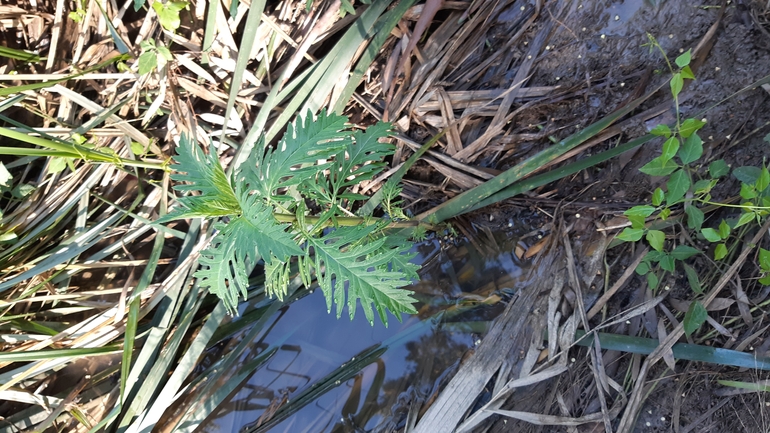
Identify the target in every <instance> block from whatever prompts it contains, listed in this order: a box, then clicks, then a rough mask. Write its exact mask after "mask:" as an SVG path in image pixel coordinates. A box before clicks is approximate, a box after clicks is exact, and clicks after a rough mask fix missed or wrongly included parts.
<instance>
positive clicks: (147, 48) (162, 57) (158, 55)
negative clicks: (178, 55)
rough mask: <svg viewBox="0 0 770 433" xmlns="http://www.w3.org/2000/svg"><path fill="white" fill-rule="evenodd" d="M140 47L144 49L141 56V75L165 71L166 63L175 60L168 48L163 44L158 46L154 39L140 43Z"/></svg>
mask: <svg viewBox="0 0 770 433" xmlns="http://www.w3.org/2000/svg"><path fill="white" fill-rule="evenodd" d="M139 47H140V48H141V49H142V54H140V55H139V71H138V72H139V75H145V74H149V73H150V72H152V71H153V70H155V69H158V70H160V69H163V67H164V66H165V65H166V63H168V62H170V61H171V60H173V58H174V56H173V55H172V54H171V51H169V49H168V48H166V47H165V46H163V45H162V44H157V45H156V44H155V40H154V39H152V38H150V39H147V40H144V41H142V42H140V43H139Z"/></svg>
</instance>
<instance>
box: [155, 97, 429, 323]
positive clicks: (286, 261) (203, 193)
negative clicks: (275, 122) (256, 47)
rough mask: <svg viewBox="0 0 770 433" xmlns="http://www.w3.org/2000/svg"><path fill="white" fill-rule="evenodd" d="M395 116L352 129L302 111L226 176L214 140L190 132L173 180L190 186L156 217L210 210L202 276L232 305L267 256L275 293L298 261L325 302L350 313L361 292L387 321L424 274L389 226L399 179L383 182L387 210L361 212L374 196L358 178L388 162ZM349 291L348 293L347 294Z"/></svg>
mask: <svg viewBox="0 0 770 433" xmlns="http://www.w3.org/2000/svg"><path fill="white" fill-rule="evenodd" d="M390 133H391V129H390V125H389V124H387V123H377V124H375V125H372V126H370V127H369V128H367V130H366V131H361V130H353V129H352V128H351V126H350V125H349V124H347V118H346V117H343V116H338V115H335V114H326V113H325V112H321V113H320V114H319V115H318V116H317V118H316V119H313V117H312V114H311V113H308V115H307V116H305V118H304V119H300V118H298V119H297V120H296V121H295V122H294V124H291V125H289V128H288V130H287V132H286V135H284V137H283V139H282V140H281V141H280V142H279V143H278V144H277V146H276V147H275V148H274V149H270V148H267V149H266V147H265V145H264V143H258V144H257V146H256V147H255V149H260V150H256V151H254V152H253V153H252V154H251V155H250V156H249V157H248V159H247V160H246V161H245V162H244V163H243V164H242V165H241V166H240V167H238V168H237V169H236V170H235V173H234V174H233V175H232V176H228V175H227V174H226V173H225V171H224V169H223V168H222V165H221V164H220V162H219V159H218V157H217V155H216V151H215V149H214V148H213V146H211V147H210V149H209V152H208V153H204V152H203V150H202V149H201V148H200V147H198V146H197V144H196V143H195V142H194V141H192V140H191V139H190V138H189V137H182V139H181V141H180V145H179V147H178V149H177V152H178V155H177V156H176V158H175V160H176V164H175V165H173V166H172V169H174V171H176V172H177V174H173V175H172V179H174V180H176V181H179V182H180V183H179V184H177V185H176V186H175V189H176V190H177V191H179V192H182V193H194V194H187V195H184V196H182V197H180V198H179V203H180V206H179V207H178V208H176V209H175V210H173V211H172V212H170V213H169V214H168V215H166V216H165V217H163V218H161V219H160V221H159V222H166V221H171V220H174V219H179V218H200V217H202V218H213V219H216V221H215V222H214V229H215V231H216V234H215V235H214V237H213V239H212V240H211V243H210V245H209V246H208V248H207V249H205V250H204V251H203V252H202V253H201V259H200V263H201V265H202V269H200V270H198V271H197V273H196V274H195V275H196V277H198V278H199V281H200V284H201V285H202V286H203V287H205V288H208V289H209V291H210V292H211V293H214V294H216V295H217V296H218V297H219V298H221V299H222V300H223V301H224V303H225V305H226V306H227V307H228V309H229V310H230V311H231V312H234V311H235V309H236V307H237V304H238V300H239V298H240V296H243V297H244V298H245V297H246V296H247V288H248V286H249V283H248V277H249V274H250V273H251V271H252V270H253V269H254V267H255V266H256V265H257V264H259V263H263V264H264V269H265V280H266V282H265V288H266V290H267V292H268V294H270V295H273V296H277V297H278V298H282V297H283V296H285V295H286V290H287V284H288V281H289V278H290V276H291V275H292V270H291V269H292V264H293V263H296V265H298V269H299V275H300V276H301V278H302V280H303V282H304V284H305V285H307V286H310V284H311V283H312V281H313V276H315V279H316V280H317V282H318V285H319V286H320V287H321V289H322V290H323V293H324V296H325V298H326V306H327V309H328V310H329V311H331V306H332V303H334V304H335V305H336V313H337V317H340V315H341V314H342V308H343V307H344V305H345V304H347V306H348V310H349V313H350V317H351V319H352V318H353V316H354V314H355V310H356V301H357V300H359V301H360V303H361V306H362V307H363V310H364V314H365V315H366V318H367V319H368V320H369V322H370V323H373V321H374V313H373V310H372V305H373V306H374V309H376V310H377V312H378V313H379V316H380V319H381V320H382V321H383V323H385V324H386V325H387V315H386V310H390V311H391V312H392V313H393V314H394V315H396V317H397V318H398V319H399V320H401V316H400V313H415V312H416V310H415V308H414V306H413V305H412V303H413V302H414V299H413V298H412V297H411V296H410V295H411V292H409V291H407V290H403V289H400V287H402V286H404V285H407V284H409V283H411V281H413V280H416V279H417V278H418V275H417V269H419V267H418V266H417V265H414V264H412V263H410V262H409V260H410V259H411V258H412V256H413V254H412V253H410V252H409V251H410V249H411V247H412V243H411V242H410V241H409V240H408V239H407V238H406V237H404V236H403V235H398V234H394V233H389V232H388V228H389V225H390V223H391V222H392V221H394V220H395V219H398V217H402V216H403V212H402V211H401V209H400V208H398V206H397V202H396V200H395V195H397V194H398V189H395V188H392V187H389V188H388V190H387V191H384V195H385V197H384V198H383V203H384V204H386V205H387V211H388V213H389V215H388V218H374V217H373V216H372V215H356V214H355V213H354V211H355V210H356V208H357V207H359V206H358V204H359V203H360V202H362V201H364V200H367V199H368V197H367V196H365V195H361V194H357V193H355V192H353V187H354V186H356V185H358V184H359V183H361V182H362V181H365V180H371V179H372V178H373V177H374V176H376V175H377V174H378V173H380V172H381V171H382V169H383V168H384V167H385V164H384V162H383V159H384V158H385V157H387V156H389V155H391V154H392V153H393V151H394V146H393V145H391V144H388V143H382V142H381V139H382V138H384V137H387V136H388V135H390ZM346 298H347V300H346Z"/></svg>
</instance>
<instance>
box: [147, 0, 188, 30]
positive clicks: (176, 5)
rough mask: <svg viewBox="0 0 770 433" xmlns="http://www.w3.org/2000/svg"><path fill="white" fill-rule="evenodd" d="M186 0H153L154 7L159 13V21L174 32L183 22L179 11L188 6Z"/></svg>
mask: <svg viewBox="0 0 770 433" xmlns="http://www.w3.org/2000/svg"><path fill="white" fill-rule="evenodd" d="M188 4H189V3H187V2H186V1H173V0H169V1H166V2H163V1H159V0H155V1H154V2H152V8H153V9H154V10H155V12H156V13H157V14H158V22H160V25H161V26H163V28H164V29H166V30H168V31H170V32H174V31H176V29H178V28H179V26H180V25H181V24H182V20H181V19H180V18H179V13H180V12H181V11H182V10H184V9H186V8H187V5H188Z"/></svg>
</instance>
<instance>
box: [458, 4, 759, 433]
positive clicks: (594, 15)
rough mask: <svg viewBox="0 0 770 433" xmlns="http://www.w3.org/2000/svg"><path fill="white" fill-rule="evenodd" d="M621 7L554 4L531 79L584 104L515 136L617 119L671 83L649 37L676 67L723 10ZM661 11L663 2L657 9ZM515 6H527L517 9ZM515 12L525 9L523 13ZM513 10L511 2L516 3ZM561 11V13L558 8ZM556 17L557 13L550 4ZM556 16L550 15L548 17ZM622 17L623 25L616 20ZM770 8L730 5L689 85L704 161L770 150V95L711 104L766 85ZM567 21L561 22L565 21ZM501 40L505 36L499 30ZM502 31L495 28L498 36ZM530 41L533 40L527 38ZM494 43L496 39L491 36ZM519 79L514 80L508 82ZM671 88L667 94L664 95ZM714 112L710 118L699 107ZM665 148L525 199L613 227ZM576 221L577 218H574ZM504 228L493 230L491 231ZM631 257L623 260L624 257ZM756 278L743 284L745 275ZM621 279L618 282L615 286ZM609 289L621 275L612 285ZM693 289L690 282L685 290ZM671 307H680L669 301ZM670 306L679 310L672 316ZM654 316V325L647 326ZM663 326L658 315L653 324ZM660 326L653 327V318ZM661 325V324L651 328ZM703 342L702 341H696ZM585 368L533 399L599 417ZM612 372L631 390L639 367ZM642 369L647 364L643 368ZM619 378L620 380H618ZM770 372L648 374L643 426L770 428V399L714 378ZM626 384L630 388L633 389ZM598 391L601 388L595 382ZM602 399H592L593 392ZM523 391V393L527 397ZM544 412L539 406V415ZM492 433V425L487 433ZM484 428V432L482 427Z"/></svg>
mask: <svg viewBox="0 0 770 433" xmlns="http://www.w3.org/2000/svg"><path fill="white" fill-rule="evenodd" d="M634 3H637V2H630V1H628V2H622V1H621V2H616V1H594V2H587V1H586V2H573V3H571V4H570V5H568V6H566V7H567V8H568V10H567V11H566V12H563V13H561V14H559V13H558V10H556V9H557V8H556V7H553V8H552V9H550V13H552V14H553V15H555V16H557V17H559V18H558V21H559V23H558V25H557V26H555V28H554V31H553V33H552V35H551V37H550V39H549V41H548V45H549V48H550V49H548V50H547V51H546V52H545V53H544V54H543V55H542V57H541V58H539V59H538V61H537V62H536V66H535V67H534V69H533V71H532V78H531V80H530V81H529V82H528V85H529V86H549V85H560V86H574V87H575V88H582V89H583V91H582V92H581V93H582V94H581V95H580V97H575V98H572V99H567V100H562V101H559V102H555V103H551V104H540V105H538V106H536V107H534V109H532V110H529V111H527V112H525V113H523V114H522V115H521V116H520V117H519V118H517V119H516V122H517V124H518V130H516V131H515V132H517V133H523V132H537V130H538V129H537V128H536V127H533V125H544V129H545V131H547V132H548V134H553V135H554V136H555V137H557V138H564V137H565V136H567V135H568V134H570V133H571V132H572V131H574V130H575V129H576V128H578V127H580V126H584V125H587V124H589V123H591V122H593V121H595V120H596V119H598V118H601V117H602V116H603V115H605V114H607V113H609V112H610V111H612V110H613V109H614V108H615V107H617V106H618V105H619V104H620V103H621V102H622V101H624V100H626V99H627V98H628V97H629V95H631V93H632V92H633V91H634V90H635V89H636V88H637V86H639V85H640V83H641V84H642V85H645V89H643V90H644V91H647V90H649V89H651V88H653V87H654V86H656V85H659V84H660V83H662V82H664V80H667V79H668V76H669V75H668V74H667V73H665V72H663V73H661V72H659V70H665V64H664V63H663V60H662V59H661V56H660V53H659V52H657V51H653V52H650V50H649V49H648V48H647V47H645V46H644V44H645V43H647V41H648V39H647V33H650V34H652V35H654V36H655V37H656V39H657V40H658V41H659V43H660V44H661V46H662V47H663V49H664V50H665V51H666V52H667V53H668V55H669V56H670V57H671V59H673V58H674V57H676V56H677V55H678V52H679V50H680V49H684V50H686V49H688V48H692V47H694V46H695V45H696V44H698V42H699V40H700V39H701V38H702V37H703V35H704V34H705V33H706V32H707V31H708V29H709V27H710V26H711V25H712V24H713V23H714V22H715V21H716V19H717V16H718V14H719V3H718V2H674V1H666V2H644V4H642V2H638V3H639V4H634ZM650 3H655V4H650ZM517 4H518V3H517ZM517 4H516V5H517ZM516 5H512V7H515V6H516ZM551 6H553V5H551ZM546 9H548V6H546ZM548 14H549V12H545V13H544V14H543V15H544V16H548ZM616 16H617V17H618V18H619V19H618V20H617V22H616V20H615V17H616ZM765 16H767V11H766V10H765V9H764V5H760V4H759V3H756V4H748V3H746V2H737V3H735V2H733V3H730V4H729V5H727V7H726V10H725V15H724V18H723V19H722V22H721V24H720V26H719V28H718V31H717V33H716V34H715V37H714V39H713V48H712V49H711V50H710V52H709V53H708V56H707V57H706V58H705V61H704V62H703V64H702V66H701V67H700V69H699V70H698V71H697V72H696V76H697V79H696V80H695V81H694V82H693V83H692V84H691V85H690V86H689V87H688V88H686V90H685V92H684V93H683V96H682V98H681V102H680V104H681V105H680V108H681V112H682V114H683V115H684V116H694V115H696V114H697V115H698V116H700V117H705V118H706V119H707V120H708V123H707V126H706V127H705V128H704V129H703V131H702V133H701V136H702V137H703V138H704V141H705V144H704V147H705V153H704V158H703V161H704V162H703V165H704V166H705V165H707V164H708V162H709V161H711V160H715V159H719V158H724V159H725V160H726V161H727V163H728V164H730V165H731V166H732V167H738V166H743V165H758V164H761V163H762V162H763V161H764V160H765V159H766V158H767V155H768V154H770V152H768V143H767V142H765V141H763V137H764V136H765V135H766V134H767V133H768V132H770V128H768V127H767V125H768V122H770V110H768V109H767V107H768V94H767V92H766V91H764V90H762V89H755V90H752V91H749V92H747V93H744V94H742V95H740V96H738V97H735V98H732V99H730V100H728V101H726V102H723V103H721V104H720V105H717V106H716V107H713V108H709V107H712V106H713V105H714V104H717V103H719V102H720V101H722V100H723V99H725V98H728V97H730V96H731V95H732V94H733V93H734V92H737V91H738V90H740V89H742V88H743V87H745V86H748V85H749V84H751V83H752V82H754V81H756V80H758V79H760V78H762V77H763V76H765V75H766V74H767V71H768V70H770V52H769V51H768V48H767V47H768V46H770V39H768V37H767V36H766V35H767V31H766V30H765V28H764V27H763V26H764V25H765V22H766V19H765V18H764V17H765ZM561 17H564V18H563V19H562V18H561ZM498 32H499V34H505V31H504V30H502V29H501V30H499V31H498ZM493 33H494V32H493ZM530 40H531V39H530ZM492 41H494V39H492ZM518 48H519V52H518V55H524V54H525V52H526V49H525V48H524V47H521V46H520V47H518ZM647 68H651V70H652V75H651V79H650V82H649V83H648V84H644V83H643V77H644V75H645V70H646V69H647ZM510 75H512V74H508V75H506V78H509V77H510ZM510 84H511V83H510V79H509V80H507V81H506V80H502V82H501V83H497V84H496V85H499V86H501V87H505V86H507V85H510ZM664 89H665V90H667V86H666V87H664ZM669 99H670V96H669V94H668V93H667V92H665V93H664V92H659V94H658V95H656V96H655V97H654V98H651V99H650V100H649V101H648V102H646V103H645V104H644V106H642V107H641V108H640V110H643V109H647V108H650V107H653V106H655V105H657V104H661V103H666V102H667V101H668V100H669ZM707 108H709V110H708V111H707V112H706V113H705V114H698V113H701V112H702V110H705V109H707ZM671 112H672V110H668V111H667V112H666V113H664V114H662V115H659V116H657V117H655V118H652V119H650V120H648V121H647V122H644V123H641V122H639V123H637V124H630V125H627V126H626V127H625V130H624V134H623V136H622V138H621V139H620V142H626V141H628V140H629V139H632V138H634V137H637V136H640V135H643V134H644V133H646V132H647V131H649V129H650V128H651V127H653V126H654V125H656V124H658V123H661V122H665V123H669V122H671V121H673V117H672V114H671ZM617 143H618V139H617V138H614V139H613V140H610V141H609V142H605V143H602V144H600V145H598V146H597V147H596V148H594V149H590V150H588V151H585V152H583V153H582V154H581V155H579V156H578V159H579V158H583V157H587V156H589V155H590V154H591V152H597V151H599V150H603V149H605V148H609V147H611V146H614V145H616V144H617ZM541 148H542V147H540V146H531V150H530V152H524V153H523V154H521V155H513V156H512V157H510V158H508V159H504V160H501V161H500V163H499V165H497V166H496V167H495V168H498V169H505V168H507V167H510V166H512V165H514V164H516V163H517V162H519V161H521V160H523V159H524V158H526V157H527V156H529V155H530V154H531V152H535V151H538V150H540V149H541ZM659 149H660V143H659V142H652V143H649V144H647V145H645V146H644V147H642V148H640V149H638V150H637V151H635V152H629V153H633V154H632V155H629V154H628V153H627V154H626V155H623V156H622V157H620V158H616V159H615V160H612V161H610V162H608V163H607V164H605V165H604V166H602V167H595V168H592V169H590V170H588V171H587V172H585V173H582V174H581V175H578V176H573V177H570V178H566V179H563V180H562V181H560V182H558V183H557V188H556V191H555V193H553V190H554V189H553V187H552V186H548V187H544V188H540V189H539V190H537V191H535V192H534V194H532V197H530V198H529V199H524V200H522V202H521V203H522V204H523V205H524V206H523V208H524V209H526V208H527V202H528V203H529V209H532V210H534V209H536V208H538V207H540V206H542V207H544V208H549V207H551V208H552V206H553V204H552V202H551V201H549V200H542V199H540V198H541V197H542V196H541V195H540V194H543V193H546V192H550V193H552V194H551V195H548V198H549V199H554V200H556V201H558V200H559V199H564V200H566V201H577V202H582V203H586V202H588V203H591V202H594V203H597V205H594V206H589V205H582V206H581V205H580V204H578V205H573V206H568V207H567V208H566V212H565V214H567V215H569V214H572V215H574V213H583V214H588V215H590V216H591V218H594V219H596V220H605V221H606V220H608V219H609V218H610V217H611V216H612V215H613V214H615V213H619V212H614V209H611V208H607V207H603V206H602V205H599V204H598V203H604V204H609V203H618V202H620V203H624V204H627V205H632V204H635V203H639V202H645V201H647V200H649V196H650V194H651V192H652V190H653V189H654V187H655V186H657V185H658V180H657V179H650V178H649V177H648V176H646V175H644V174H642V173H640V172H639V171H638V168H639V167H641V166H642V165H644V164H645V163H646V162H647V161H649V160H650V159H652V158H653V157H655V156H656V155H658V154H659ZM736 185H737V183H736V181H735V180H734V179H728V180H726V181H725V182H723V184H722V185H721V186H720V187H719V188H718V189H717V190H716V191H715V198H716V199H724V198H727V197H728V196H729V195H732V194H735V191H736V189H735V187H736ZM508 212H510V208H504V207H499V208H496V209H486V210H485V211H484V212H479V213H476V214H474V215H472V216H471V217H470V219H473V220H475V221H478V222H479V223H482V222H483V221H486V220H488V215H490V214H491V215H492V217H493V220H494V221H499V224H500V225H501V226H502V224H504V222H505V221H507V220H508V217H509V216H510V213H508ZM568 219H571V220H572V221H574V217H572V218H570V217H568ZM490 224H492V225H495V223H494V222H493V223H490ZM623 255H625V256H626V257H625V258H623V257H621V256H623ZM632 256H633V254H630V253H628V252H627V251H626V250H625V249H623V248H615V249H614V250H611V251H610V252H609V257H608V262H609V263H612V262H613V260H615V259H618V258H619V262H617V266H615V267H613V270H614V273H617V274H618V275H619V274H620V272H622V269H620V271H618V269H619V268H620V267H621V265H627V264H628V263H629V262H630V261H631V257H632ZM695 265H696V266H699V268H700V269H701V270H706V269H708V266H710V264H709V263H706V261H705V260H701V261H700V262H697V263H695ZM748 274H750V272H748V273H746V274H745V275H744V276H746V277H748V276H749V275H748ZM614 277H616V275H614V274H613V278H614ZM681 280H683V279H680V281H677V280H672V281H671V284H672V287H674V288H675V289H676V287H677V286H678V287H682V284H681V283H683V281H681ZM611 281H612V278H611ZM684 287H686V282H684ZM644 288H645V284H644V280H643V279H642V278H641V277H638V276H637V277H635V279H633V280H632V281H631V283H630V284H627V285H626V288H625V289H623V291H622V292H620V293H619V294H618V295H616V297H615V299H614V300H613V301H612V305H611V307H610V309H611V310H613V311H615V312H617V311H620V310H621V309H623V308H627V307H628V306H629V305H632V304H633V303H634V302H636V300H637V299H638V298H639V297H644ZM745 289H746V290H747V295H748V297H749V298H750V299H752V300H763V299H764V297H765V296H766V295H767V293H766V291H763V290H762V287H760V286H759V285H751V284H749V285H748V286H747V287H745ZM687 295H688V293H687V290H685V289H680V290H679V291H678V292H677V291H676V290H675V291H674V293H673V294H672V296H675V297H677V298H682V297H685V296H687ZM668 308H669V309H672V308H671V306H670V305H668ZM672 310H673V309H672ZM736 316H738V313H737V309H735V308H732V309H729V310H728V311H727V312H726V314H724V315H723V316H719V317H717V316H716V315H714V317H715V318H716V319H717V320H718V321H720V320H726V319H728V318H731V317H736ZM648 319H649V318H648ZM754 319H755V323H754V324H752V325H747V324H745V323H743V322H741V321H738V322H737V323H735V324H734V325H733V326H732V327H730V330H731V331H733V334H734V335H735V336H737V337H738V340H739V341H742V340H743V338H745V337H746V336H747V335H749V334H752V333H753V332H756V331H757V330H758V329H760V328H761V326H765V322H766V321H767V318H766V315H765V313H764V311H761V310H760V311H757V312H755V314H754ZM653 320H654V318H653ZM653 323H654V322H653ZM644 325H645V323H639V322H638V321H637V322H635V323H633V324H632V325H631V327H632V328H635V329H632V330H631V331H636V332H639V335H648V334H646V333H645V332H644V329H643V328H644ZM653 329H654V325H653ZM612 332H626V333H628V332H629V330H628V329H615V330H614V331H612ZM767 337H768V334H767V332H765V333H762V334H761V335H759V336H757V339H756V340H755V341H756V343H755V344H754V345H756V346H760V345H762V343H763V342H765V341H768V342H770V339H767ZM726 340H727V338H725V337H722V336H718V337H715V338H714V339H713V340H712V341H711V342H710V343H711V344H717V345H719V344H724V343H726V342H727V341H726ZM696 342H697V341H696ZM762 346H763V347H759V348H758V349H760V350H761V352H759V353H763V352H765V349H766V347H764V346H767V344H764V345H762ZM575 357H576V358H577V359H578V362H577V364H576V367H575V369H576V370H575V372H573V373H572V375H571V377H570V378H571V379H573V380H572V381H570V380H569V379H562V381H561V382H555V383H551V384H549V385H548V386H547V387H546V386H543V387H541V388H542V389H539V390H537V389H533V390H531V391H532V392H533V395H541V396H542V395H552V394H551V393H553V392H557V391H559V392H563V393H564V397H565V399H566V400H567V401H568V405H570V407H571V408H572V409H573V412H571V413H570V414H571V415H572V416H581V415H585V414H589V413H592V412H596V411H597V410H598V409H599V407H598V401H597V400H596V398H595V397H596V395H595V388H593V390H591V387H590V386H588V387H586V386H585V385H586V384H585V383H582V382H585V381H582V382H581V380H579V378H580V377H586V376H589V377H590V375H591V373H590V369H588V368H587V367H585V366H583V368H581V367H580V364H581V361H580V360H581V359H582V360H585V358H586V355H585V351H584V350H576V352H575ZM605 361H606V362H610V363H611V364H609V365H608V369H607V370H608V374H610V376H611V377H613V378H614V379H615V380H616V381H618V383H621V384H623V383H628V379H627V378H625V375H626V374H627V372H628V371H629V365H630V364H631V363H632V362H633V357H632V356H631V355H621V356H617V354H615V355H610V354H608V355H607V357H606V358H605ZM637 362H638V360H637ZM613 373H614V375H613ZM768 376H770V375H768V373H766V372H761V371H756V370H753V371H752V370H745V371H743V370H739V369H735V368H727V367H720V366H714V365H708V364H702V363H686V362H681V361H680V362H679V363H677V371H676V372H671V371H670V370H667V369H665V366H660V365H659V366H658V368H657V369H655V370H654V371H652V372H651V374H650V375H649V376H648V381H649V382H650V384H651V389H650V391H649V395H648V396H647V400H646V403H645V406H644V409H643V410H642V413H641V415H640V417H639V418H638V421H637V427H636V430H635V431H637V432H668V431H676V432H688V431H689V432H725V431H745V432H767V431H768V429H770V403H769V402H768V398H767V397H766V396H765V395H764V394H761V393H756V392H751V393H745V394H740V393H737V392H736V391H735V390H733V389H732V388H727V387H724V386H722V385H720V384H718V383H717V382H716V381H717V380H738V381H746V382H754V381H757V380H761V379H766V378H768ZM624 379H625V381H624ZM591 386H595V385H591ZM592 391H593V392H592ZM525 394H526V393H525ZM520 399H521V400H517V399H516V398H512V399H511V400H510V401H509V407H510V408H512V409H516V410H527V409H526V408H529V410H533V409H534V408H535V407H540V408H541V409H545V411H544V413H552V414H557V415H558V414H559V408H558V405H556V403H555V402H553V400H549V401H551V402H553V406H552V407H546V408H543V407H542V403H541V402H536V403H532V402H530V403H527V402H526V400H528V399H527V398H526V397H524V396H520ZM534 411H536V412H537V410H534ZM487 428H490V426H487ZM480 431H481V430H480ZM488 431H570V430H567V428H566V427H560V428H537V427H533V426H531V425H528V424H519V423H516V422H513V421H511V420H505V419H503V418H502V417H501V418H498V419H497V420H496V421H495V423H494V424H493V425H492V426H491V429H490V430H488ZM573 431H580V432H588V431H604V430H603V425H601V424H594V425H584V426H581V427H578V428H577V429H576V430H573Z"/></svg>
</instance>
